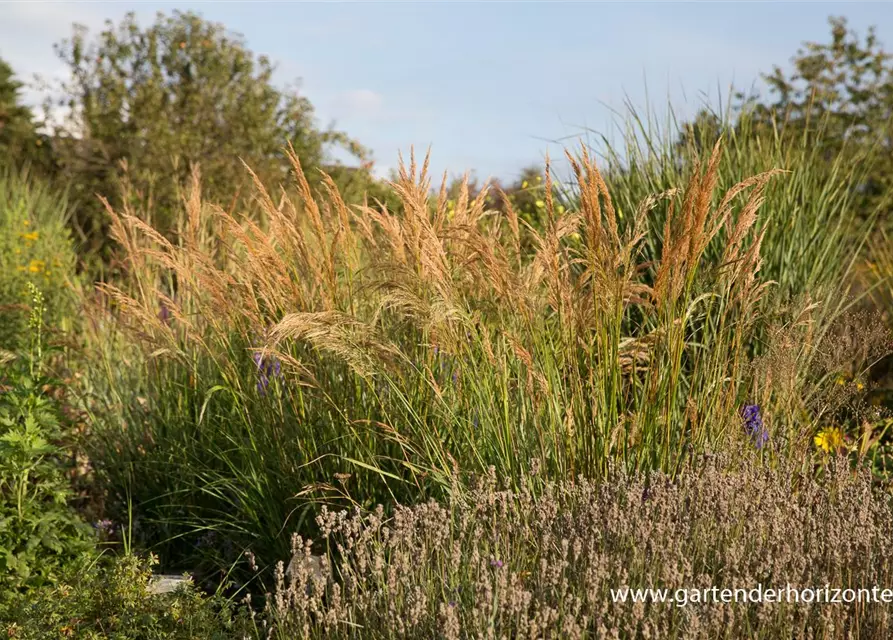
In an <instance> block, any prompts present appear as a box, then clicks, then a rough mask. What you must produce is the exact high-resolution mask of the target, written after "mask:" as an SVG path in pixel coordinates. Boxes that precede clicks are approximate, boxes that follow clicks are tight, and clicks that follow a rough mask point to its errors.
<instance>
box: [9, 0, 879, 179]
mask: <svg viewBox="0 0 893 640" xmlns="http://www.w3.org/2000/svg"><path fill="white" fill-rule="evenodd" d="M174 9H180V10H193V11H196V12H198V13H200V14H201V15H202V16H203V17H205V18H206V19H209V20H213V21H217V22H222V23H223V24H224V25H226V26H227V28H229V29H230V30H232V31H235V32H239V33H241V34H242V35H244V36H245V39H246V42H247V45H248V46H249V48H251V49H252V50H253V51H254V52H256V53H263V54H266V55H268V56H269V57H270V58H271V59H272V60H273V61H275V62H277V63H278V65H279V70H278V77H277V81H278V82H279V83H280V84H283V85H285V84H287V83H293V82H295V81H296V80H297V79H298V78H300V79H301V83H300V90H301V92H302V93H304V94H305V95H306V96H307V97H308V98H309V99H310V100H311V102H312V103H313V104H314V106H315V107H316V110H317V116H318V118H319V121H320V123H321V124H324V125H325V124H328V123H329V122H331V121H333V120H334V121H335V124H336V126H337V127H338V128H339V129H342V130H345V131H347V132H348V133H349V134H350V135H352V136H354V137H356V138H358V139H359V140H360V141H361V142H362V143H364V144H365V145H367V146H368V147H370V148H371V149H372V150H373V152H374V157H375V160H376V171H377V172H378V173H380V174H386V173H387V171H388V170H389V169H390V168H392V167H394V166H395V165H396V163H397V152H398V150H400V151H402V152H403V153H404V155H408V152H409V148H410V145H415V147H416V149H417V150H422V151H424V150H425V149H426V148H427V147H428V146H429V145H431V147H432V163H431V164H432V168H433V169H434V170H435V174H439V173H441V172H443V171H444V169H446V170H448V171H449V172H450V174H451V175H457V174H460V173H462V172H464V171H466V170H473V171H474V172H475V173H476V174H477V175H478V176H479V177H481V178H485V177H487V176H498V177H501V178H505V179H511V178H513V177H514V176H517V174H518V172H519V171H520V170H521V169H522V168H523V167H525V166H528V165H530V164H536V163H539V162H541V161H542V159H543V156H544V153H545V152H546V150H547V149H548V150H549V152H550V154H551V155H552V156H553V157H554V156H556V155H559V154H560V152H561V146H562V143H556V142H554V141H556V140H559V139H566V138H567V137H568V136H575V135H580V134H581V132H582V131H583V127H589V128H591V129H594V130H596V131H600V132H604V133H610V131H611V130H612V128H615V123H616V121H617V118H616V116H614V115H612V112H611V108H613V109H616V110H621V111H622V110H623V103H624V97H625V96H628V97H629V98H630V100H631V101H632V102H633V103H634V104H635V105H636V106H637V107H639V108H644V107H645V106H646V84H647V90H648V97H649V102H650V103H651V105H652V107H653V108H655V109H656V110H657V111H658V112H661V111H663V110H665V109H666V104H667V103H668V101H669V102H670V103H671V104H672V105H673V107H674V109H675V110H676V112H677V113H679V114H681V115H683V116H684V115H688V114H692V113H694V112H695V111H696V110H697V108H698V106H699V105H700V104H702V103H703V101H704V100H705V99H709V100H710V101H711V102H713V103H714V104H715V102H716V96H717V94H718V93H719V92H720V91H721V92H722V93H723V94H724V95H725V94H726V93H727V91H728V87H729V85H730V84H732V83H734V84H735V86H736V87H739V88H749V87H751V86H753V85H754V83H755V82H757V80H758V77H759V74H760V73H761V72H768V71H770V70H771V69H772V67H773V65H776V64H778V65H781V66H782V67H783V68H788V63H789V60H790V58H791V57H792V56H793V55H794V54H795V52H796V51H797V49H798V48H799V46H800V44H801V43H802V42H803V41H804V40H813V41H820V42H825V41H827V40H828V39H829V33H830V29H829V27H828V24H827V18H828V16H829V15H844V16H846V17H847V18H848V19H849V21H850V27H851V28H853V29H855V30H856V31H858V32H859V33H860V34H864V33H865V30H866V29H867V27H868V26H869V25H872V24H874V25H877V27H878V35H879V38H880V40H881V41H882V42H883V43H885V44H889V45H891V46H893V4H889V3H881V2H754V1H751V2H684V3H683V2H630V1H627V2H610V3H609V2H585V3H584V2H556V1H552V2H493V1H491V2H485V1H479V2H459V1H457V0H452V1H449V2H439V3H435V2H372V1H366V2H263V1H260V0H252V1H251V2H221V1H216V2H41V1H39V0H27V1H24V2H3V1H2V0H0V57H3V58H4V59H6V60H7V61H9V62H10V64H12V65H13V68H14V69H15V70H16V72H17V73H19V74H20V75H21V77H22V78H23V79H24V80H30V79H31V78H32V76H33V74H34V73H40V74H43V75H44V76H46V77H58V76H59V74H60V73H62V72H63V71H64V69H63V68H62V67H61V66H60V64H59V62H58V61H57V59H56V57H55V54H54V53H53V48H52V45H53V43H55V42H57V41H59V40H60V39H61V38H64V37H66V36H68V35H69V34H70V33H71V24H72V23H73V22H79V23H82V24H84V25H86V26H88V27H90V29H91V32H96V31H98V30H99V28H100V27H101V26H102V24H103V22H104V20H106V19H112V20H115V21H117V20H118V19H120V17H121V16H123V15H124V14H125V13H126V12H127V11H131V10H133V11H136V12H137V14H138V16H139V18H140V21H141V22H142V23H143V24H148V23H149V22H151V20H152V19H153V17H154V15H155V13H156V12H157V11H159V10H160V11H164V12H170V11H172V10H174ZM37 95H38V94H36V93H35V92H33V91H29V92H28V93H27V99H28V100H29V101H36V99H37ZM550 141H552V142H550ZM570 143H571V144H572V143H573V140H570ZM563 144H568V142H567V141H566V142H564V143H563Z"/></svg>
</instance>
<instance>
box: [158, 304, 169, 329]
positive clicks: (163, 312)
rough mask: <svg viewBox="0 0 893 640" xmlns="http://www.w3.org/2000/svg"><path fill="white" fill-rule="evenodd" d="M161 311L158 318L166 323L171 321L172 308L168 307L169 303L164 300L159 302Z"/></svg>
mask: <svg viewBox="0 0 893 640" xmlns="http://www.w3.org/2000/svg"><path fill="white" fill-rule="evenodd" d="M158 307H159V311H158V318H159V320H161V321H162V322H163V323H164V324H169V323H170V321H171V310H170V309H168V308H167V305H166V304H164V300H162V301H161V302H159V303H158Z"/></svg>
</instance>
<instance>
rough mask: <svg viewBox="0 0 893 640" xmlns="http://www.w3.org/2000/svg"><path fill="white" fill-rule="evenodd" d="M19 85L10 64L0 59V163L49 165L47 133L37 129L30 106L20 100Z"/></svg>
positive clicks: (47, 166) (20, 166)
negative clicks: (39, 131) (44, 133)
mask: <svg viewBox="0 0 893 640" xmlns="http://www.w3.org/2000/svg"><path fill="white" fill-rule="evenodd" d="M22 86H23V85H22V83H21V82H19V81H18V80H16V78H15V76H14V74H13V71H12V67H10V66H9V64H8V63H7V62H5V61H4V60H0V165H3V164H9V165H12V166H13V167H14V168H16V169H21V168H22V167H23V166H25V165H32V166H34V167H35V168H39V169H45V170H46V169H49V168H50V167H51V160H52V158H51V151H50V145H49V144H48V143H47V138H46V136H45V135H42V134H40V133H38V131H37V125H36V123H35V122H34V115H33V113H32V112H31V110H30V109H29V108H28V107H26V106H24V105H23V104H21V96H20V95H19V92H20V90H21V89H22Z"/></svg>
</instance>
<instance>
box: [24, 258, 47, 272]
mask: <svg viewBox="0 0 893 640" xmlns="http://www.w3.org/2000/svg"><path fill="white" fill-rule="evenodd" d="M46 266H47V263H46V262H44V261H43V260H32V261H31V264H29V265H28V271H30V272H31V273H40V272H41V271H43V270H44V268H45V267H46Z"/></svg>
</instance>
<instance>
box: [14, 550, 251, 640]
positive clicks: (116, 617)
mask: <svg viewBox="0 0 893 640" xmlns="http://www.w3.org/2000/svg"><path fill="white" fill-rule="evenodd" d="M155 564H156V559H155V558H154V557H152V556H148V557H145V558H140V557H139V556H136V555H130V554H126V555H123V556H120V557H114V556H112V557H108V556H103V557H99V558H97V557H95V556H89V557H86V558H85V559H84V560H83V561H82V562H81V563H79V564H76V565H72V567H71V568H70V570H69V571H67V572H66V573H65V574H64V576H62V578H61V579H60V580H59V581H57V583H56V584H54V585H52V586H46V587H43V588H40V589H35V590H33V591H32V592H30V593H28V594H25V595H23V596H21V597H19V598H17V599H16V600H15V601H14V602H13V603H12V604H11V605H10V606H9V607H8V608H7V609H6V611H5V612H3V613H4V615H0V619H2V621H3V622H0V631H2V632H5V635H4V637H9V638H15V639H17V640H45V639H49V638H59V639H62V638H83V639H84V640H100V639H102V640H105V639H114V640H199V639H201V640H216V639H220V640H222V639H224V638H227V639H228V638H232V639H235V638H243V637H244V635H242V634H236V633H235V632H234V631H233V621H232V617H231V614H232V608H231V607H230V606H229V605H228V603H227V602H226V601H225V600H223V599H222V598H216V597H212V598H208V597H205V596H204V595H203V594H202V593H200V592H199V591H197V590H196V589H195V587H193V586H189V585H184V586H182V587H179V588H178V590H177V591H176V592H174V593H155V592H153V591H152V589H151V582H152V567H153V566H154V565H155ZM0 611H2V610H0Z"/></svg>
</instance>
